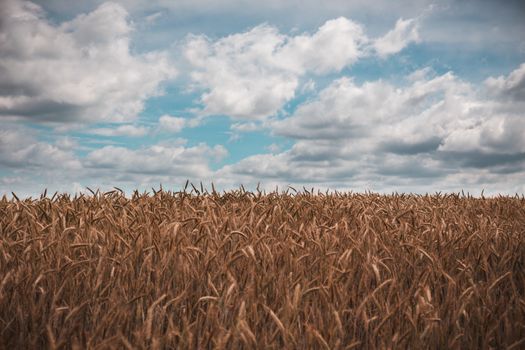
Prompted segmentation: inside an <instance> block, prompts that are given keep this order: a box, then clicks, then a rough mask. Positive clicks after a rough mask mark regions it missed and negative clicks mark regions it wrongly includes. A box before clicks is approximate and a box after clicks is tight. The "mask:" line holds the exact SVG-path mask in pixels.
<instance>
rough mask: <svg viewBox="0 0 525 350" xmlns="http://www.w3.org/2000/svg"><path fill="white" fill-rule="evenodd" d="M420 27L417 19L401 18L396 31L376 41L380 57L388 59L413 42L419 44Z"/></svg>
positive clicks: (375, 45) (376, 49) (391, 31)
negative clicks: (387, 57)
mask: <svg viewBox="0 0 525 350" xmlns="http://www.w3.org/2000/svg"><path fill="white" fill-rule="evenodd" d="M418 25H419V23H418V20H417V19H414V18H412V19H407V20H404V19H402V18H400V19H399V20H398V21H397V22H396V26H395V28H394V29H392V30H390V31H389V32H388V33H386V34H385V36H383V37H381V38H378V39H376V40H375V41H374V44H373V47H374V49H375V51H376V52H377V54H378V55H379V56H380V57H386V56H388V55H391V54H394V53H397V52H399V51H401V50H402V49H403V48H405V46H407V45H408V44H410V43H412V42H416V43H417V42H418V41H419V40H420V38H419V31H418Z"/></svg>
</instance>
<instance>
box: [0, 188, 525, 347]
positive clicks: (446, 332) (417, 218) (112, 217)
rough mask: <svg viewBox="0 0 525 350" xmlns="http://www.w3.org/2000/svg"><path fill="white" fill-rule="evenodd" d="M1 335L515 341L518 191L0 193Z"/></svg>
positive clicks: (520, 320) (33, 338)
mask: <svg viewBox="0 0 525 350" xmlns="http://www.w3.org/2000/svg"><path fill="white" fill-rule="evenodd" d="M0 332H1V334H0V347H2V348H42V347H50V348H76V347H79V348H86V347H87V348H297V349H302V348H321V349H322V348H326V349H328V348H330V349H350V348H412V349H419V348H435V349H438V348H441V349H445V348H452V349H454V348H458V349H459V348H461V349H467V348H479V349H481V348H509V349H510V348H515V349H517V348H523V347H524V346H525V199H524V198H523V197H517V196H516V197H498V198H472V197H468V196H462V195H458V194H451V195H438V194H436V195H431V196H416V195H388V196H385V195H377V194H328V195H327V194H322V193H317V194H315V195H314V194H313V193H309V192H307V191H304V192H301V193H295V194H293V195H291V194H288V193H286V194H285V193H270V194H262V193H251V192H245V191H244V190H239V191H234V192H229V193H223V194H217V193H215V192H214V193H205V194H202V193H201V194H198V193H197V192H196V190H194V191H192V193H185V192H178V193H170V192H165V191H159V192H156V193H154V194H153V195H146V194H138V193H135V194H134V195H133V196H132V198H126V197H124V196H122V195H121V194H120V192H118V191H114V192H110V193H106V194H96V195H95V196H89V197H87V196H80V197H76V198H71V197H69V196H67V195H59V196H54V197H53V198H46V197H42V198H40V199H38V200H31V199H26V200H18V199H16V198H15V199H12V200H8V199H7V198H5V197H4V198H3V199H2V200H0Z"/></svg>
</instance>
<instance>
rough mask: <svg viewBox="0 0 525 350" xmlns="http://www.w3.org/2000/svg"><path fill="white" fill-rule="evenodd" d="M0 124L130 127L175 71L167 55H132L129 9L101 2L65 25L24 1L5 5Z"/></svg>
mask: <svg viewBox="0 0 525 350" xmlns="http://www.w3.org/2000/svg"><path fill="white" fill-rule="evenodd" d="M2 21H3V23H2V40H1V41H0V118H1V117H2V116H4V117H10V118H13V117H14V118H30V120H31V121H34V122H36V121H56V122H78V121H80V122H95V121H106V122H108V121H109V122H121V121H127V120H133V119H134V118H135V117H136V116H137V115H138V114H139V113H140V112H141V111H142V109H143V107H144V101H145V100H146V99H147V98H149V97H151V96H154V95H157V94H159V93H160V92H161V90H160V87H159V84H160V83H161V82H162V81H164V80H166V79H169V78H173V77H174V75H175V70H174V69H173V68H172V67H171V66H170V63H169V62H168V58H167V55H166V54H165V53H162V52H149V53H146V54H141V55H138V54H133V53H132V52H131V50H130V33H131V31H132V30H133V28H132V25H131V23H130V21H129V20H128V18H127V12H126V10H125V9H124V8H123V7H122V6H121V5H118V4H115V3H104V4H102V5H100V6H99V7H98V8H96V9H95V10H94V11H93V12H90V13H88V14H83V15H79V16H77V17H76V18H74V19H73V20H71V21H68V22H64V23H62V24H60V25H56V24H53V23H51V22H49V21H48V20H47V19H46V18H45V13H44V11H43V10H42V9H41V8H40V7H39V6H38V5H35V4H33V3H30V2H26V1H15V0H7V2H5V3H4V4H3V5H2Z"/></svg>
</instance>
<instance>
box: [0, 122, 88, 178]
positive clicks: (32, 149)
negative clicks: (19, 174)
mask: <svg viewBox="0 0 525 350" xmlns="http://www.w3.org/2000/svg"><path fill="white" fill-rule="evenodd" d="M72 147H74V144H73V143H72V142H71V141H66V140H64V139H60V140H59V142H57V145H52V144H49V143H46V142H41V141H38V140H37V138H36V136H35V134H34V132H32V131H31V130H30V129H27V128H22V127H6V126H3V128H2V129H0V165H2V167H3V168H11V169H24V170H27V171H30V172H32V173H33V175H38V174H40V173H41V172H40V171H53V170H54V169H61V170H62V171H64V170H65V171H74V170H77V169H79V168H80V167H81V164H80V162H79V161H78V159H76V157H75V155H74V153H73V150H72V149H71V148H72ZM35 169H36V170H37V171H36V172H35Z"/></svg>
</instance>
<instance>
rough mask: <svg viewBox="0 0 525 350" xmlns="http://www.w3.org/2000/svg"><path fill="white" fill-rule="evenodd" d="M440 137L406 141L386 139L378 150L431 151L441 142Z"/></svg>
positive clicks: (407, 152)
mask: <svg viewBox="0 0 525 350" xmlns="http://www.w3.org/2000/svg"><path fill="white" fill-rule="evenodd" d="M441 141H442V140H441V138H439V137H432V138H430V139H428V140H425V141H423V142H416V143H408V142H403V141H400V140H396V141H386V142H383V143H381V144H380V145H379V147H378V150H380V151H383V152H388V153H395V154H401V155H402V154H407V155H412V154H419V153H431V152H434V151H436V150H437V149H438V147H439V145H440V144H441Z"/></svg>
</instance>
